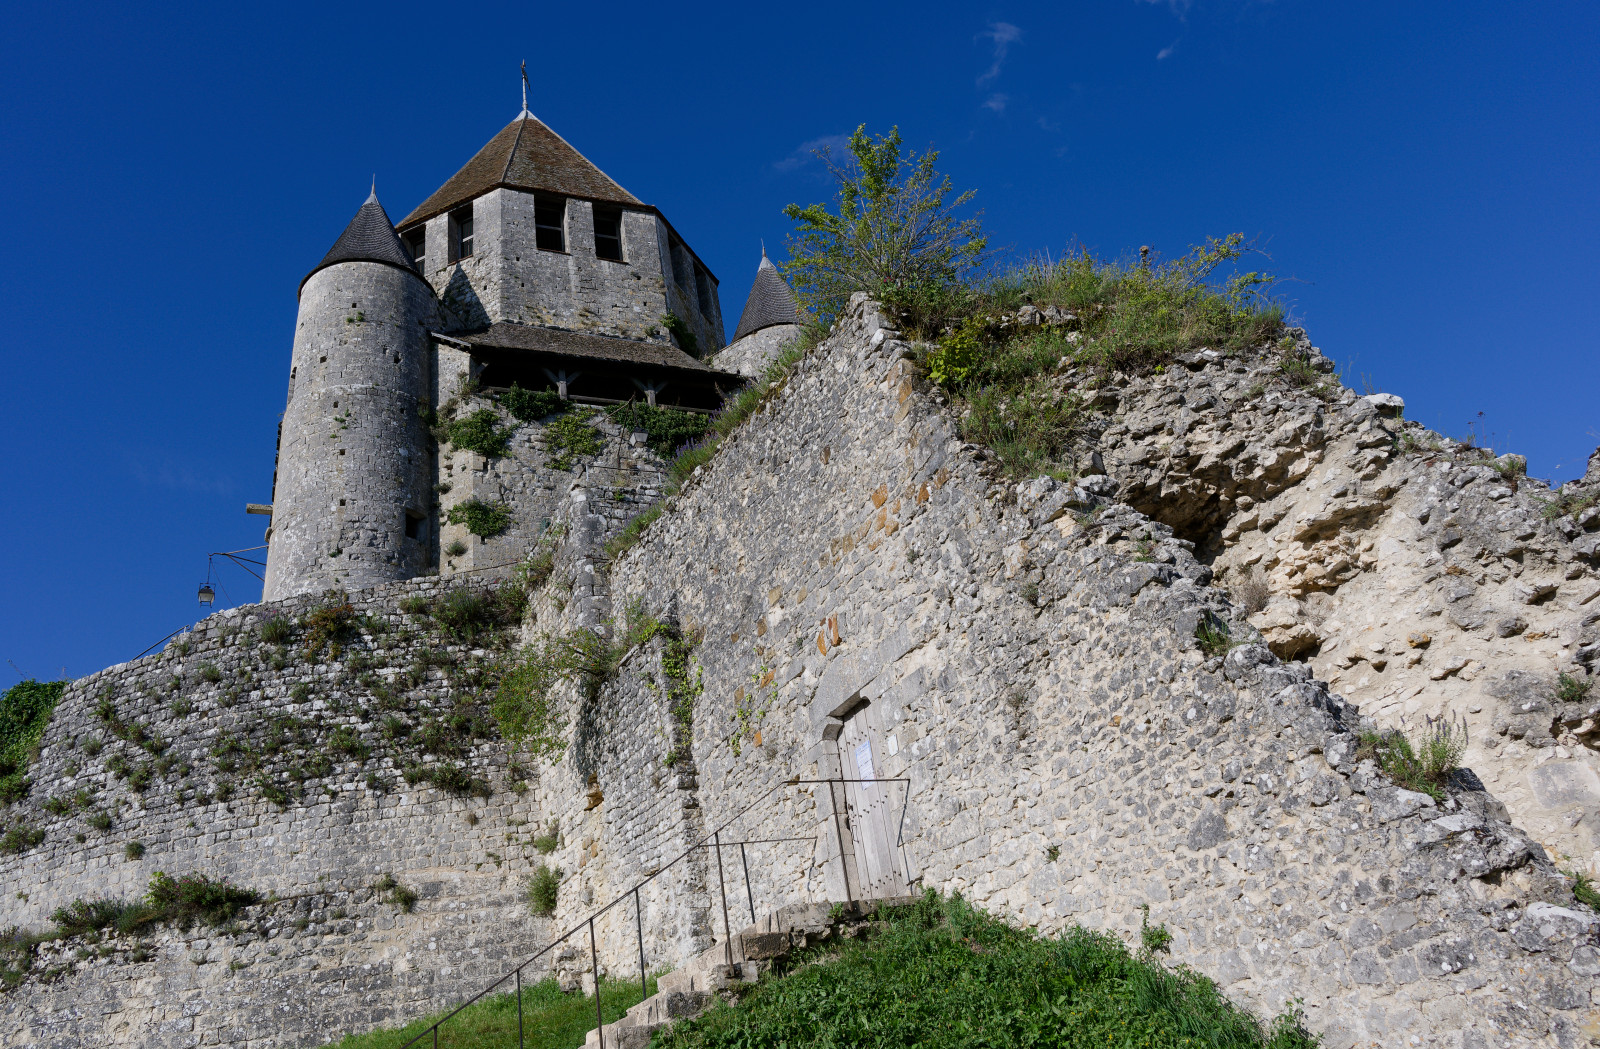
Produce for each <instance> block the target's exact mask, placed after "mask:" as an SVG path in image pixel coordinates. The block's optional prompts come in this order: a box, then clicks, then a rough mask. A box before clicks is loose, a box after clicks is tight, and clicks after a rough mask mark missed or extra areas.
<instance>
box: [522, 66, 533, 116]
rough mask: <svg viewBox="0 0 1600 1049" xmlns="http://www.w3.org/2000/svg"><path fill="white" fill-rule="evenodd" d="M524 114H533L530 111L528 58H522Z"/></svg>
mask: <svg viewBox="0 0 1600 1049" xmlns="http://www.w3.org/2000/svg"><path fill="white" fill-rule="evenodd" d="M521 115H522V116H532V115H533V114H532V113H529V112H528V60H527V59H526V58H524V59H523V60H522V113H521Z"/></svg>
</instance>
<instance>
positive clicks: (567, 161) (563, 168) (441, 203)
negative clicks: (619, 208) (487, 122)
mask: <svg viewBox="0 0 1600 1049" xmlns="http://www.w3.org/2000/svg"><path fill="white" fill-rule="evenodd" d="M497 186H509V187H510V188H512V189H522V190H541V189H542V190H546V191H548V192H550V193H560V194H561V195H563V196H568V197H582V198H584V199H586V200H603V201H608V202H610V203H613V204H634V205H641V204H642V202H641V201H640V200H639V198H637V197H635V196H634V195H633V194H632V193H629V192H628V191H627V190H625V189H623V188H622V187H621V186H619V185H617V184H616V183H615V182H613V181H612V180H611V176H609V175H607V174H606V173H605V172H604V171H601V170H600V169H599V168H597V167H595V166H594V164H593V163H592V162H591V161H590V160H589V158H588V157H586V156H584V155H583V154H582V153H579V152H578V151H577V150H576V149H573V148H572V146H571V145H570V144H569V143H568V142H567V140H566V139H564V138H562V137H561V136H560V135H558V134H556V133H555V132H554V131H551V130H550V129H549V128H548V127H546V126H545V125H544V123H543V122H542V121H541V120H539V118H538V117H535V116H534V115H533V114H532V113H529V112H528V111H527V110H523V111H522V113H521V114H519V115H518V116H517V119H515V120H513V121H512V122H511V123H509V124H507V125H506V126H505V127H504V128H502V129H501V130H500V133H499V134H498V135H496V136H495V137H494V138H491V139H490V140H489V144H488V145H486V146H484V147H483V148H482V149H480V150H478V154H477V156H475V157H473V158H472V159H471V160H469V161H467V163H466V165H465V166H464V167H462V169H461V170H460V171H458V172H456V173H455V174H454V175H451V176H450V180H449V181H448V182H446V183H445V184H444V185H442V186H440V187H439V188H438V189H437V190H435V191H434V194H433V196H431V197H429V198H428V199H427V200H425V201H423V202H422V203H421V204H419V205H418V206H417V209H416V210H415V211H413V212H412V213H411V214H409V215H407V216H406V217H405V218H404V219H402V220H401V221H400V225H401V226H402V227H404V226H409V225H412V224H413V223H416V222H422V221H424V220H425V219H431V218H433V216H435V215H438V214H441V213H442V212H446V211H449V210H450V209H451V208H453V207H455V206H456V205H458V204H464V203H466V202H467V201H469V200H471V199H472V198H474V197H477V196H481V195H483V194H484V193H487V192H489V191H490V190H491V189H494V188H495V187H497Z"/></svg>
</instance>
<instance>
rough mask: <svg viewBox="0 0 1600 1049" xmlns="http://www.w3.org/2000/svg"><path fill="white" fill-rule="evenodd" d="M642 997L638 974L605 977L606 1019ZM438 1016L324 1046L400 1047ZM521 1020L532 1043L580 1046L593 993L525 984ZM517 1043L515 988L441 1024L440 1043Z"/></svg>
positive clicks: (425, 1042) (550, 1048)
mask: <svg viewBox="0 0 1600 1049" xmlns="http://www.w3.org/2000/svg"><path fill="white" fill-rule="evenodd" d="M648 987H649V991H650V993H651V994H654V993H655V981H654V980H650V981H648ZM638 1002H639V982H638V981H637V980H633V981H628V980H605V981H602V983H601V987H600V1008H601V1009H602V1011H604V1013H605V1018H606V1023H611V1022H612V1021H614V1020H616V1019H618V1018H619V1017H621V1016H622V1014H623V1013H625V1012H627V1011H628V1009H629V1008H631V1007H632V1006H634V1005H636V1004H637V1003H638ZM439 1015H441V1016H442V1015H443V1014H442V1013H441V1014H439ZM435 1019H436V1017H432V1016H430V1017H428V1018H426V1019H422V1020H417V1021H415V1022H413V1023H410V1024H407V1025H406V1026H405V1027H402V1028H400V1029H399V1030H392V1031H373V1032H372V1033H370V1034H359V1035H354V1034H353V1035H348V1036H346V1037H345V1038H344V1040H343V1041H339V1042H333V1043H330V1044H329V1045H328V1046H325V1047H324V1049H400V1046H403V1045H405V1044H406V1043H407V1042H408V1041H410V1040H411V1039H413V1038H415V1037H416V1036H417V1035H419V1034H423V1033H424V1032H425V1031H427V1030H428V1027H429V1025H430V1024H432V1023H433V1022H434V1020H435ZM522 1021H523V1037H524V1039H525V1044H526V1046H527V1049H577V1047H578V1046H581V1045H582V1044H583V1040H584V1036H586V1035H587V1034H588V1033H589V1032H590V1031H592V1030H594V1026H595V1015H594V996H593V995H583V994H563V993H562V992H561V988H560V987H558V986H556V982H555V981H554V980H544V981H542V982H540V983H536V984H530V985H529V986H526V987H524V988H523V989H522ZM417 1044H418V1046H419V1047H420V1049H432V1047H433V1039H432V1036H428V1037H424V1038H423V1039H422V1041H420V1042H418V1043H417ZM517 1044H518V1043H517V995H516V992H515V991H514V990H513V991H512V992H510V993H507V994H497V995H492V996H490V997H488V998H485V999H484V1000H482V1001H480V1002H476V1003H474V1004H472V1005H469V1006H467V1008H466V1009H464V1010H462V1012H461V1013H460V1014H459V1015H457V1016H456V1017H454V1018H453V1019H452V1020H451V1021H450V1022H449V1023H447V1024H445V1025H444V1026H443V1027H441V1028H439V1049H507V1047H508V1046H515V1045H517Z"/></svg>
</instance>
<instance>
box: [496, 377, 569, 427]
mask: <svg viewBox="0 0 1600 1049" xmlns="http://www.w3.org/2000/svg"><path fill="white" fill-rule="evenodd" d="M500 406H501V407H502V408H504V409H505V410H506V411H508V412H510V413H511V415H512V417H514V418H516V419H518V420H519V421H521V422H525V423H531V422H538V421H539V420H540V419H546V418H549V417H550V416H552V415H559V414H561V413H562V412H564V411H566V410H567V409H568V408H571V407H572V402H571V401H568V400H564V399H563V398H562V396H561V394H560V393H558V392H557V391H555V390H524V389H523V388H522V387H520V386H518V385H517V384H516V383H512V384H511V389H509V390H507V391H506V392H505V393H502V394H501V395H500Z"/></svg>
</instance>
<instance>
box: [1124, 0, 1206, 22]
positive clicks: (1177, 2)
mask: <svg viewBox="0 0 1600 1049" xmlns="http://www.w3.org/2000/svg"><path fill="white" fill-rule="evenodd" d="M1135 2H1136V3H1140V4H1166V5H1167V7H1168V8H1170V9H1171V11H1172V13H1173V14H1175V15H1177V16H1178V17H1179V18H1182V17H1183V16H1184V15H1186V14H1188V13H1189V8H1190V7H1192V6H1194V0H1135Z"/></svg>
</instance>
